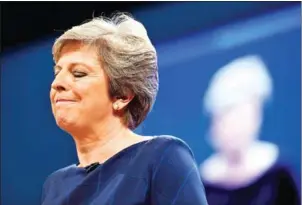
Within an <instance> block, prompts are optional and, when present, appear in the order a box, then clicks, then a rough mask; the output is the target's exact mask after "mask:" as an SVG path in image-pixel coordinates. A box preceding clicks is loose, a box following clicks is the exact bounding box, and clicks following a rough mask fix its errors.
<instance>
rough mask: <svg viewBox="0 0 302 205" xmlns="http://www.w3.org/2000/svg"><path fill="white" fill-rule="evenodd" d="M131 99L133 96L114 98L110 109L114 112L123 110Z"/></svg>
mask: <svg viewBox="0 0 302 205" xmlns="http://www.w3.org/2000/svg"><path fill="white" fill-rule="evenodd" d="M133 98H134V95H133V94H131V95H130V94H128V95H127V96H118V97H114V99H113V104H112V107H113V109H114V110H115V111H119V110H123V109H124V108H125V107H126V106H127V105H128V104H129V103H130V102H131V100H132V99H133Z"/></svg>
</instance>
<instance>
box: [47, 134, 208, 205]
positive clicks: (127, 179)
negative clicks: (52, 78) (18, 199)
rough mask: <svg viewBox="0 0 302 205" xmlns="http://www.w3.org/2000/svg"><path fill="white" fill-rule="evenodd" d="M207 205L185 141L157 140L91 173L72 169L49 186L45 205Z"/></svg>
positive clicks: (52, 177) (129, 150) (125, 152)
mask: <svg viewBox="0 0 302 205" xmlns="http://www.w3.org/2000/svg"><path fill="white" fill-rule="evenodd" d="M93 204H95V205H172V204H173V205H207V201H206V197H205V191H204V187H203V184H202V182H201V178H200V175H199V171H198V168H197V166H196V162H195V159H194V156H193V153H192V151H191V150H190V148H189V147H188V145H187V144H186V143H185V142H183V141H182V140H180V139H178V138H175V137H171V136H160V137H154V138H152V139H150V140H146V141H143V142H139V143H137V144H134V145H131V146H129V147H127V148H125V149H123V150H122V151H120V152H118V153H117V154H115V155H114V156H113V157H111V158H110V159H109V160H107V161H106V162H105V163H103V164H100V165H99V166H97V167H96V168H95V169H94V170H92V171H89V172H87V169H85V168H79V167H77V166H76V165H71V166H68V167H66V168H63V169H60V170H58V171H56V172H54V173H52V174H51V175H50V176H49V177H48V178H47V180H46V181H45V184H44V187H43V194H42V205H93Z"/></svg>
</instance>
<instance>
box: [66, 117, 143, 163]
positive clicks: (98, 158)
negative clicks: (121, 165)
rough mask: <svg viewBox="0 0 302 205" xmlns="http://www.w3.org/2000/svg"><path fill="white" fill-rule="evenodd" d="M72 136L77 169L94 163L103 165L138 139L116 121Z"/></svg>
mask: <svg viewBox="0 0 302 205" xmlns="http://www.w3.org/2000/svg"><path fill="white" fill-rule="evenodd" d="M72 136H73V138H74V140H75V144H76V149H77V155H78V159H79V163H80V164H79V167H85V166H88V165H90V164H92V163H95V162H100V163H103V162H105V161H106V160H107V159H109V158H110V157H112V156H113V155H114V154H115V153H117V152H119V151H120V150H122V149H123V148H125V147H127V146H129V145H131V143H133V142H134V141H135V140H137V139H138V138H139V136H138V135H136V134H134V133H133V132H132V131H131V130H129V129H128V128H127V127H126V126H124V125H123V123H121V122H120V121H119V120H118V119H111V120H109V121H108V120H107V121H106V122H102V123H98V124H95V125H93V126H90V127H89V128H86V129H81V131H80V132H77V133H74V134H72Z"/></svg>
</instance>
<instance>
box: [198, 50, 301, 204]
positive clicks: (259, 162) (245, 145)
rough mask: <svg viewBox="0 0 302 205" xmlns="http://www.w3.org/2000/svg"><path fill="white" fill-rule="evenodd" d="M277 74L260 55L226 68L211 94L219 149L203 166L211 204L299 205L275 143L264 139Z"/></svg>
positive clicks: (208, 104) (210, 111)
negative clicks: (262, 131) (262, 132)
mask: <svg viewBox="0 0 302 205" xmlns="http://www.w3.org/2000/svg"><path fill="white" fill-rule="evenodd" d="M272 90H273V85H272V79H271V77H270V75H269V73H268V71H267V69H266V66H265V64H264V63H263V61H262V60H261V58H260V57H258V56H255V55H249V56H244V57H241V58H238V59H235V60H233V61H232V62H230V63H228V64H227V65H225V66H224V67H222V68H221V69H220V70H219V71H218V72H217V73H216V74H215V75H214V77H213V79H212V80H211V82H210V85H209V88H208V90H207V92H206V94H205V98H204V105H205V110H206V111H207V113H208V114H210V116H211V127H210V136H211V137H210V139H209V141H210V144H211V145H212V146H213V148H214V150H215V153H214V154H213V155H212V156H210V157H209V158H208V159H206V160H205V161H204V162H203V163H202V164H201V166H200V170H201V176H202V178H203V182H204V183H205V188H206V194H207V198H208V203H209V204H211V205H241V204H242V205H247V204H254V205H276V204H282V205H295V204H299V203H300V202H299V196H298V194H297V191H296V187H295V183H294V180H293V179H292V177H291V174H290V172H289V171H288V169H287V168H286V167H285V166H283V165H282V164H281V163H279V161H278V158H279V151H278V147H277V146H276V145H275V144H272V143H270V142H265V141H261V140H259V138H258V137H259V131H260V128H261V124H262V120H263V108H264V104H265V102H266V101H267V100H268V99H269V98H270V97H271V94H272Z"/></svg>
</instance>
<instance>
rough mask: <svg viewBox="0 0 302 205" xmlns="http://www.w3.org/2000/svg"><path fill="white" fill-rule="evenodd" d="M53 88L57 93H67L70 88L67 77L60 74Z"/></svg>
mask: <svg viewBox="0 0 302 205" xmlns="http://www.w3.org/2000/svg"><path fill="white" fill-rule="evenodd" d="M51 88H52V89H54V90H56V91H66V90H67V88H68V83H67V77H66V76H64V74H63V73H62V74H61V73H59V74H58V75H57V76H56V77H55V79H54V80H53V82H52V84H51Z"/></svg>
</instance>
